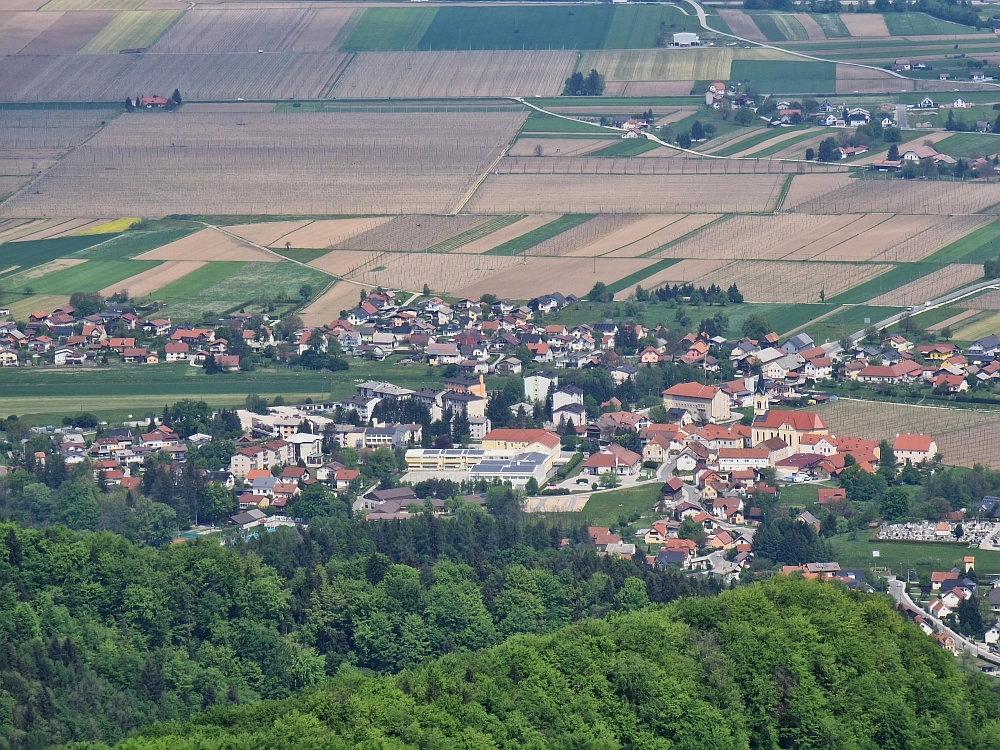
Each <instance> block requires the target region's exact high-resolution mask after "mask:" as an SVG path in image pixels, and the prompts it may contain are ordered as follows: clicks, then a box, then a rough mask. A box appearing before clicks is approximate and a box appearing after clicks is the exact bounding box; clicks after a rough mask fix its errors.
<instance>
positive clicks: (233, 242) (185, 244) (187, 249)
mask: <svg viewBox="0 0 1000 750" xmlns="http://www.w3.org/2000/svg"><path fill="white" fill-rule="evenodd" d="M135 259H136V260H198V261H209V260H249V261H254V262H256V263H277V262H278V261H281V260H284V258H282V257H281V256H279V255H276V254H274V253H269V252H266V251H264V250H260V249H259V248H256V247H254V246H253V245H250V244H247V243H245V242H241V241H239V240H238V239H236V238H235V237H230V236H228V235H225V234H223V233H222V232H220V231H218V230H217V229H202V230H201V231H200V232H195V233H194V234H190V235H188V236H187V237H182V238H181V239H179V240H175V241H173V242H170V243H168V244H166V245H164V246H163V247H158V248H156V249H155V250H150V251H149V252H146V253H143V254H142V255H137V256H136V258H135Z"/></svg>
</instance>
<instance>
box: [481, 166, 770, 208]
mask: <svg viewBox="0 0 1000 750" xmlns="http://www.w3.org/2000/svg"><path fill="white" fill-rule="evenodd" d="M539 161H543V160H541V159H539ZM544 161H551V160H544ZM605 161H609V162H611V161H616V160H614V159H606V160H605ZM640 161H642V160H640ZM782 181H783V178H782V175H776V174H763V175H728V176H727V175H724V174H721V175H687V176H682V175H677V174H674V175H670V174H647V175H644V176H640V175H581V174H575V175H574V174H533V175H532V174H499V175H497V174H493V175H490V176H489V177H487V178H486V181H485V182H484V183H483V185H482V187H480V189H479V190H478V191H477V192H476V194H475V195H474V196H473V198H472V200H471V201H470V202H469V204H468V206H466V208H467V210H469V211H475V212H479V213H508V214H511V213H524V214H530V213H556V212H558V213H580V214H583V213H594V214H598V213H615V212H618V213H637V214H653V213H725V212H729V211H737V210H743V211H766V210H768V208H769V207H770V206H771V205H773V203H774V202H775V201H776V200H777V196H778V193H779V192H780V186H781V184H782Z"/></svg>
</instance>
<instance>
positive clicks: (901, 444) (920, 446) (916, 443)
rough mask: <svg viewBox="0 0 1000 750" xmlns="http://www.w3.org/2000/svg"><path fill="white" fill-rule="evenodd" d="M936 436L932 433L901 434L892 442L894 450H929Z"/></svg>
mask: <svg viewBox="0 0 1000 750" xmlns="http://www.w3.org/2000/svg"><path fill="white" fill-rule="evenodd" d="M933 442H934V438H933V437H931V436H930V435H906V434H904V435H900V436H899V437H897V438H896V441H895V442H894V443H893V444H892V449H893V450H894V451H924V452H926V451H929V450H930V449H931V443H933Z"/></svg>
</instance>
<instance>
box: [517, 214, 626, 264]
mask: <svg viewBox="0 0 1000 750" xmlns="http://www.w3.org/2000/svg"><path fill="white" fill-rule="evenodd" d="M635 220H636V217H635V215H634V214H619V215H615V214H602V215H600V216H595V217H594V218H592V219H589V220H588V221H585V222H584V223H583V224H579V225H577V226H575V227H573V228H572V229H567V230H566V231H565V232H560V233H559V234H557V235H556V236H555V237H550V238H549V239H547V240H545V241H544V242H540V243H539V244H537V245H535V246H534V247H532V248H529V249H528V250H525V253H526V254H528V255H534V256H539V257H546V256H548V257H551V256H556V255H572V254H574V253H573V251H575V250H577V249H579V248H581V247H587V246H588V245H592V244H593V243H594V242H599V241H600V240H601V239H603V238H604V237H606V236H608V235H609V234H612V233H615V232H618V231H619V230H621V229H624V228H625V227H628V226H630V225H631V224H633V223H635Z"/></svg>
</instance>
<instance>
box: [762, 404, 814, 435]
mask: <svg viewBox="0 0 1000 750" xmlns="http://www.w3.org/2000/svg"><path fill="white" fill-rule="evenodd" d="M785 424H788V425H791V426H792V429H794V430H797V431H800V432H807V431H809V430H825V429H826V423H825V422H824V421H823V420H822V419H820V416H819V414H817V413H816V412H814V411H777V410H775V409H771V410H770V411H768V412H767V414H765V415H764V416H762V417H757V418H756V419H755V420H754V423H753V426H754V427H772V428H775V429H777V428H779V427H781V426H782V425H785Z"/></svg>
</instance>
